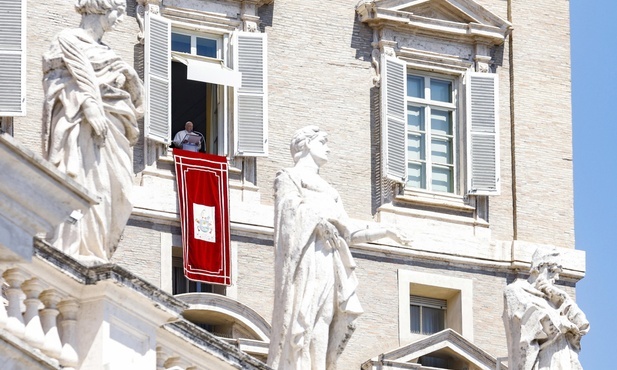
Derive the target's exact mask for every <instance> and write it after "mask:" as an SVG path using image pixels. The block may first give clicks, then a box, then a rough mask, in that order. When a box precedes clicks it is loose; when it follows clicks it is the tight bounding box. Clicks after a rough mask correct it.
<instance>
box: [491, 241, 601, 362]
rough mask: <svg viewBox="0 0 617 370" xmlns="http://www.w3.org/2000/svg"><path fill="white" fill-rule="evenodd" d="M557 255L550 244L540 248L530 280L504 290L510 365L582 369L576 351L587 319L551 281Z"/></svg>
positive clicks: (557, 267) (557, 268)
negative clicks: (548, 246)
mask: <svg viewBox="0 0 617 370" xmlns="http://www.w3.org/2000/svg"><path fill="white" fill-rule="evenodd" d="M559 257H560V256H559V252H558V251H557V250H556V249H554V248H552V249H549V248H539V249H538V250H536V252H535V253H534V255H533V258H532V262H531V271H530V276H529V279H527V280H517V281H515V282H514V283H512V284H510V285H508V286H507V287H506V288H505V290H504V314H503V320H504V324H505V327H506V335H507V339H508V355H509V360H508V369H510V370H576V369H582V366H581V364H580V362H579V360H578V353H579V351H580V348H581V344H580V342H581V337H582V336H583V335H585V334H587V332H588V331H589V322H588V321H587V319H586V318H585V314H584V313H583V311H581V309H580V308H579V307H578V306H577V305H576V303H575V302H574V300H573V299H572V298H570V296H569V295H568V294H567V293H566V292H565V291H563V290H562V289H560V288H558V287H556V286H555V281H556V280H557V279H559V273H560V272H561V264H560V260H559Z"/></svg>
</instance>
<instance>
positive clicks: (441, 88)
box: [431, 78, 452, 103]
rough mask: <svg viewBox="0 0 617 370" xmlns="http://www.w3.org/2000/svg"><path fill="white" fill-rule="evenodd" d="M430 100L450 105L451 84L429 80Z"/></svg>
mask: <svg viewBox="0 0 617 370" xmlns="http://www.w3.org/2000/svg"><path fill="white" fill-rule="evenodd" d="M431 100H437V101H443V102H447V103H452V82H450V81H443V80H435V79H432V78H431Z"/></svg>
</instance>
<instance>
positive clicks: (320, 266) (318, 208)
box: [268, 126, 408, 370]
mask: <svg viewBox="0 0 617 370" xmlns="http://www.w3.org/2000/svg"><path fill="white" fill-rule="evenodd" d="M290 149H291V155H292V156H293V159H294V162H295V166H294V167H293V168H288V169H283V170H281V171H279V173H278V174H277V176H276V180H275V184H274V188H275V216H274V246H275V303H274V310H273V315H272V317H273V319H272V335H271V339H270V352H269V357H268V365H269V366H271V367H272V368H273V369H278V370H283V369H284V370H288V369H297V370H301V369H307V370H325V369H328V370H333V369H335V368H336V361H337V358H338V357H339V355H340V354H341V353H342V351H343V349H344V347H345V345H346V343H347V341H348V340H349V338H350V337H351V334H352V333H353V331H354V329H355V320H356V318H357V317H358V316H360V314H362V312H363V311H362V307H361V305H360V301H359V299H358V296H357V294H356V287H357V286H358V281H357V279H356V274H355V272H354V269H355V267H356V265H355V263H354V260H353V258H352V255H351V252H350V250H349V245H353V244H356V243H361V242H370V241H373V240H376V239H379V238H383V237H390V238H391V239H393V240H395V241H397V242H399V243H407V242H408V241H407V240H406V238H403V237H401V236H400V235H399V234H398V233H396V232H394V231H391V230H387V229H382V228H367V227H366V226H365V227H364V228H354V226H353V225H352V223H351V222H350V220H349V218H348V216H347V214H346V213H345V210H344V208H343V204H342V203H341V198H340V196H339V194H338V193H337V191H336V190H335V189H334V188H333V187H332V186H331V185H330V184H329V183H328V182H326V181H325V180H324V179H323V178H321V177H320V175H319V168H320V167H321V166H323V165H324V164H325V163H326V162H327V161H328V154H329V149H328V145H327V134H326V133H325V132H324V131H321V130H320V129H319V128H318V127H316V126H308V127H305V128H303V129H300V130H298V131H297V132H296V133H295V135H294V137H293V139H292V141H291V145H290Z"/></svg>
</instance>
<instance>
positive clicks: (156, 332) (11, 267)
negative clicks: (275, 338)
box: [0, 240, 267, 370]
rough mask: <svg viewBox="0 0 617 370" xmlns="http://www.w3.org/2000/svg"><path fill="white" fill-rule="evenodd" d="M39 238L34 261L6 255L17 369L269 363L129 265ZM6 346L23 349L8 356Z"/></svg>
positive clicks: (6, 310)
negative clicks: (92, 261) (89, 261)
mask: <svg viewBox="0 0 617 370" xmlns="http://www.w3.org/2000/svg"><path fill="white" fill-rule="evenodd" d="M34 244H35V246H34V247H35V248H34V256H33V258H32V261H31V262H21V263H19V262H14V261H2V260H1V257H0V286H2V297H1V298H2V303H4V304H0V347H1V348H0V363H2V361H4V360H5V359H9V361H13V359H14V358H20V359H19V361H21V362H20V363H18V364H17V367H14V368H28V369H80V368H84V369H85V368H102V369H120V368H126V367H125V366H126V364H131V367H130V368H139V369H157V370H159V369H173V370H201V369H211V368H215V369H221V370H225V369H230V370H231V369H238V368H242V369H267V367H266V365H264V364H263V363H261V362H260V361H258V360H257V359H255V358H254V357H252V356H249V355H248V354H246V353H244V352H242V351H241V350H239V349H238V347H237V346H235V345H231V344H228V343H226V342H225V341H223V340H221V339H219V338H216V337H215V336H213V335H211V334H210V333H207V332H205V331H204V330H203V329H201V328H199V327H197V326H196V325H195V324H193V323H191V322H190V321H187V320H186V319H185V318H184V317H183V316H182V315H183V313H184V312H185V311H186V310H187V309H188V308H189V304H187V303H185V302H182V301H181V300H178V299H176V298H175V297H173V296H171V295H169V294H167V293H165V292H163V291H161V290H160V289H158V288H157V287H155V286H153V285H152V284H150V283H148V282H146V281H144V280H142V279H140V278H138V277H137V276H135V275H133V274H131V273H130V272H128V271H127V270H125V269H123V268H121V267H119V266H117V265H114V264H104V265H96V266H85V265H84V264H82V263H80V262H79V261H77V260H75V259H73V258H71V257H69V256H67V255H65V254H64V253H62V252H60V251H58V250H56V249H54V248H53V247H51V246H50V245H49V244H47V243H45V242H43V241H41V240H36V241H35V243H34ZM7 343H8V345H7ZM2 346H5V347H2ZM6 348H9V349H10V350H11V351H21V354H20V355H18V356H16V355H9V354H8V353H5V354H3V353H2V350H4V349H6ZM21 357H30V360H28V361H31V362H29V363H27V365H25V364H26V362H24V361H25V360H23V359H22V358H21ZM9 365H11V366H13V365H15V364H14V363H10V364H9ZM20 366H21V367H20ZM9 367H10V366H9Z"/></svg>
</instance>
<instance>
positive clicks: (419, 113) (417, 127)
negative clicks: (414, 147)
mask: <svg viewBox="0 0 617 370" xmlns="http://www.w3.org/2000/svg"><path fill="white" fill-rule="evenodd" d="M424 109H425V108H423V107H414V106H412V105H408V106H407V128H408V129H409V130H412V131H424Z"/></svg>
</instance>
